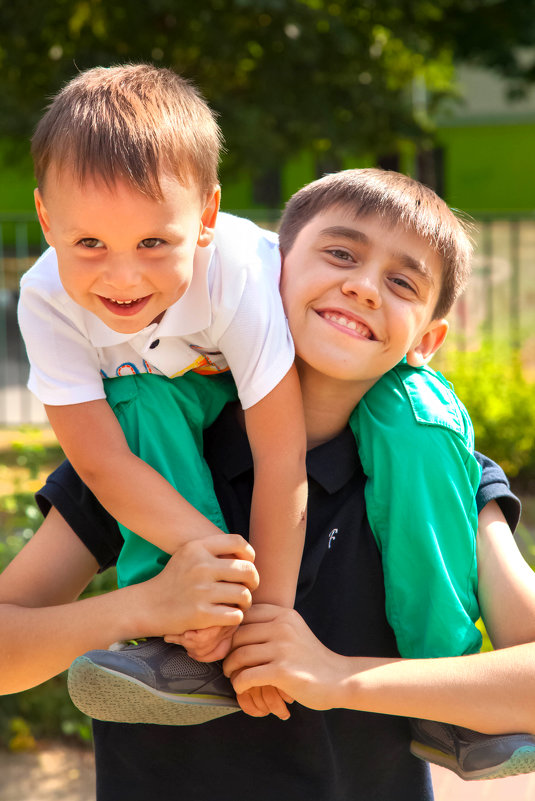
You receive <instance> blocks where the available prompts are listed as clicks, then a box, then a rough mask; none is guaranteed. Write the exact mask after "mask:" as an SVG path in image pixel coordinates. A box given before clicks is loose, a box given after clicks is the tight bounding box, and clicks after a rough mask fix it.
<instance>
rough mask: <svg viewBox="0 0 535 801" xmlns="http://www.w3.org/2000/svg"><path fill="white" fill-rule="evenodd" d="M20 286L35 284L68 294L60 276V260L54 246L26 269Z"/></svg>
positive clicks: (52, 291)
mask: <svg viewBox="0 0 535 801" xmlns="http://www.w3.org/2000/svg"><path fill="white" fill-rule="evenodd" d="M20 286H21V289H24V288H25V287H29V286H33V287H34V288H36V289H40V290H43V291H49V292H51V293H56V292H63V293H65V294H66V292H65V290H64V288H63V284H62V283H61V280H60V277H59V270H58V260H57V256H56V251H55V250H54V248H47V249H46V250H45V252H44V253H42V254H41V256H39V258H38V259H37V261H36V262H35V264H34V265H33V266H32V267H30V269H29V270H26V272H25V273H24V275H23V276H22V278H21V279H20Z"/></svg>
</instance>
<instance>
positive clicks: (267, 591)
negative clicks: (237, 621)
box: [245, 367, 307, 607]
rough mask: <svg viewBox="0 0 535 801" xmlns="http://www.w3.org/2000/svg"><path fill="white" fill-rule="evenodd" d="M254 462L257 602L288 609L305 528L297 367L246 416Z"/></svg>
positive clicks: (303, 444) (303, 442) (303, 435)
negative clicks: (274, 604) (278, 605)
mask: <svg viewBox="0 0 535 801" xmlns="http://www.w3.org/2000/svg"><path fill="white" fill-rule="evenodd" d="M245 425H246V428H247V435H248V437H249V443H250V445H251V450H252V453H253V460H254V490H253V500H252V504H251V526H250V535H249V539H250V542H251V544H252V545H253V547H254V549H255V552H256V566H257V569H258V573H259V575H260V586H259V588H258V590H257V591H256V593H255V602H259V601H261V602H262V601H263V602H267V601H269V602H270V603H277V604H280V605H282V606H289V607H292V606H293V604H294V600H295V589H296V586H297V577H298V574H299V566H300V564H301V555H302V553H303V543H304V538H305V528H306V502H307V500H306V499H307V477H306V466H305V456H306V433H305V423H304V415H303V407H302V400H301V390H300V386H299V379H298V377H297V372H296V370H295V367H292V369H291V370H290V372H289V373H287V375H286V376H285V377H284V378H283V379H282V381H281V382H280V383H279V384H278V385H277V386H276V387H275V389H274V390H272V391H271V392H270V393H269V395H267V396H266V397H265V398H264V399H263V400H262V401H260V402H259V403H257V404H256V405H255V406H253V407H252V408H250V409H247V410H246V412H245Z"/></svg>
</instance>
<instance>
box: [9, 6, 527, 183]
mask: <svg viewBox="0 0 535 801" xmlns="http://www.w3.org/2000/svg"><path fill="white" fill-rule="evenodd" d="M534 8H535V0H522V2H519V0H433V2H430V0H359V2H353V0H335V1H333V0H198V2H196V3H192V2H189V1H188V0H144V2H142V3H140V2H138V0H122V2H120V3H106V2H103V0H48V2H46V3H43V2H42V1H41V0H24V3H23V5H22V13H21V7H20V5H19V4H16V3H10V2H7V0H4V2H3V3H0V116H1V118H2V121H3V131H4V134H5V135H10V136H14V137H15V141H16V138H17V137H19V135H22V136H23V137H24V138H25V139H27V138H28V137H29V135H30V133H31V130H32V129H33V126H34V124H35V122H36V120H37V118H38V117H39V116H40V114H41V110H42V108H43V106H44V105H45V104H46V102H47V99H48V98H49V97H50V96H51V95H53V94H55V93H56V92H57V91H58V90H59V89H60V87H61V86H62V85H63V83H64V82H65V81H66V80H68V79H69V78H72V77H73V76H74V75H75V74H76V73H77V71H78V70H85V69H87V68H89V67H93V66H96V65H101V66H109V65H111V64H117V63H124V62H132V61H134V62H138V61H151V62H154V63H157V64H161V65H162V66H166V67H171V68H173V69H175V70H177V71H178V72H180V73H181V74H183V75H184V76H185V77H187V78H190V79H192V80H193V81H194V82H195V83H196V84H197V85H198V86H199V88H200V89H201V90H202V92H203V93H204V94H205V95H206V97H207V99H208V100H209V102H210V104H211V105H212V106H213V108H214V109H216V110H217V111H218V112H219V113H220V115H221V122H222V126H223V131H224V134H225V138H226V141H227V146H228V151H229V154H228V156H227V158H226V165H224V172H225V170H227V169H228V170H229V171H230V170H232V169H236V167H239V168H242V169H245V168H246V169H248V170H250V171H260V172H263V171H265V170H266V169H269V168H270V167H276V166H277V165H278V164H279V163H280V162H281V160H285V159H287V158H288V157H290V156H292V155H296V154H298V153H300V152H301V150H302V149H303V147H311V148H312V150H313V152H314V153H315V154H316V155H317V156H318V157H324V156H326V155H328V156H329V158H333V157H335V158H337V159H343V158H344V157H345V156H346V155H350V156H352V155H354V154H355V153H356V152H360V153H366V152H373V153H376V154H381V153H389V152H393V151H394V150H396V149H397V145H398V143H399V141H407V140H410V141H416V142H420V143H421V144H425V143H426V142H427V141H428V140H429V137H430V135H431V136H432V133H433V130H432V129H433V125H432V122H431V120H432V117H433V110H434V107H435V105H436V103H437V102H439V101H440V100H441V98H443V97H444V96H450V97H451V96H452V95H453V96H455V95H456V93H457V87H456V85H455V78H454V70H453V64H454V63H456V62H467V61H472V62H475V63H477V64H478V65H480V66H481V65H488V66H490V68H491V69H493V70H494V71H496V72H499V73H500V74H502V75H503V76H505V77H506V79H507V80H508V85H509V87H510V90H511V91H515V92H517V93H518V92H523V91H525V90H526V86H528V85H529V84H530V82H532V81H533V79H534V73H535V70H534V67H533V60H532V58H531V57H529V58H527V56H526V48H522V45H526V46H528V47H531V45H532V43H533V37H534V30H535V14H534V13H533V12H534ZM26 150H27V145H26V143H24V151H26Z"/></svg>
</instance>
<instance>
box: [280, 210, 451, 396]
mask: <svg viewBox="0 0 535 801" xmlns="http://www.w3.org/2000/svg"><path fill="white" fill-rule="evenodd" d="M440 282H441V262H440V258H439V257H438V255H437V254H436V253H435V252H434V251H433V250H432V249H431V248H430V247H429V245H428V244H427V243H426V242H425V240H422V239H420V238H419V237H417V236H416V235H415V234H413V233H411V232H407V231H404V230H403V229H402V228H390V227H387V226H385V225H384V223H382V222H381V221H380V220H379V219H378V218H377V217H375V216H369V217H362V218H356V217H355V216H354V215H352V214H351V212H349V211H347V210H344V209H343V208H342V209H340V208H334V209H329V210H327V211H325V212H321V213H320V214H318V215H317V216H316V217H314V218H313V219H312V220H311V222H309V223H308V224H307V225H305V226H304V227H303V228H302V229H301V231H300V233H299V234H298V236H297V238H296V240H295V242H294V245H293V247H292V249H291V250H290V252H289V253H288V254H287V255H286V256H285V258H284V264H283V271H282V279H281V294H282V298H283V302H284V305H285V309H286V313H287V315H288V320H289V324H290V330H291V332H292V335H293V338H294V342H295V347H296V353H297V356H298V358H299V360H301V362H302V363H304V364H305V365H308V366H309V367H311V368H313V369H314V370H315V371H316V372H319V373H322V374H324V375H326V376H329V377H332V378H337V379H342V380H353V381H357V382H362V388H363V390H364V391H366V390H367V389H369V387H370V386H372V385H373V383H375V381H377V380H378V378H379V377H380V376H382V375H383V374H384V373H386V372H387V371H388V370H390V369H391V368H392V367H394V366H395V365H396V364H397V363H398V362H399V361H400V360H401V359H402V358H403V357H404V356H405V355H407V358H408V359H409V360H410V359H411V358H412V359H414V362H415V363H419V360H420V356H419V355H418V354H419V351H418V347H419V346H420V343H422V342H423V346H424V348H425V347H427V346H428V345H429V344H436V343H434V342H433V343H431V342H430V341H429V342H428V338H429V336H430V337H431V339H432V338H433V332H434V331H435V328H436V324H437V321H432V315H433V310H434V308H435V305H436V302H437V299H438V295H439V290H440ZM446 329H447V326H446ZM429 331H431V335H429ZM444 333H445V332H444ZM439 344H440V343H439ZM422 353H423V350H422ZM424 355H425V354H424ZM423 360H425V359H424V358H423V357H422V361H423ZM411 363H412V362H411Z"/></svg>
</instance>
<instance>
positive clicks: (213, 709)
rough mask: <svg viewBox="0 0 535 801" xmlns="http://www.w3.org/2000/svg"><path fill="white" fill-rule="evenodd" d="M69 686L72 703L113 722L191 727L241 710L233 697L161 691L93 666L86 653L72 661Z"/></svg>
mask: <svg viewBox="0 0 535 801" xmlns="http://www.w3.org/2000/svg"><path fill="white" fill-rule="evenodd" d="M68 689H69V695H70V696H71V699H72V702H73V704H74V705H75V706H76V707H78V709H80V711H82V712H84V714H86V715H88V716H89V717H90V718H96V719H97V720H106V721H110V722H114V723H153V724H156V725H160V726H193V725H195V724H198V723H206V722H207V721H209V720H214V719H215V718H220V717H222V716H223V715H230V714H232V713H233V712H239V711H240V707H239V704H238V702H237V701H236V700H234V699H232V698H222V697H220V696H211V695H208V696H207V695H175V694H172V693H162V692H159V691H158V690H154V689H152V688H150V687H147V686H146V685H144V684H142V683H141V682H139V681H137V680H136V679H132V678H130V677H128V676H124V675H123V674H121V673H116V672H114V671H112V670H109V669H108V668H103V667H101V666H99V665H95V663H94V662H92V661H91V660H90V659H88V658H87V657H85V656H80V657H78V659H76V660H75V661H74V662H73V663H72V665H71V667H70V669H69V674H68Z"/></svg>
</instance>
